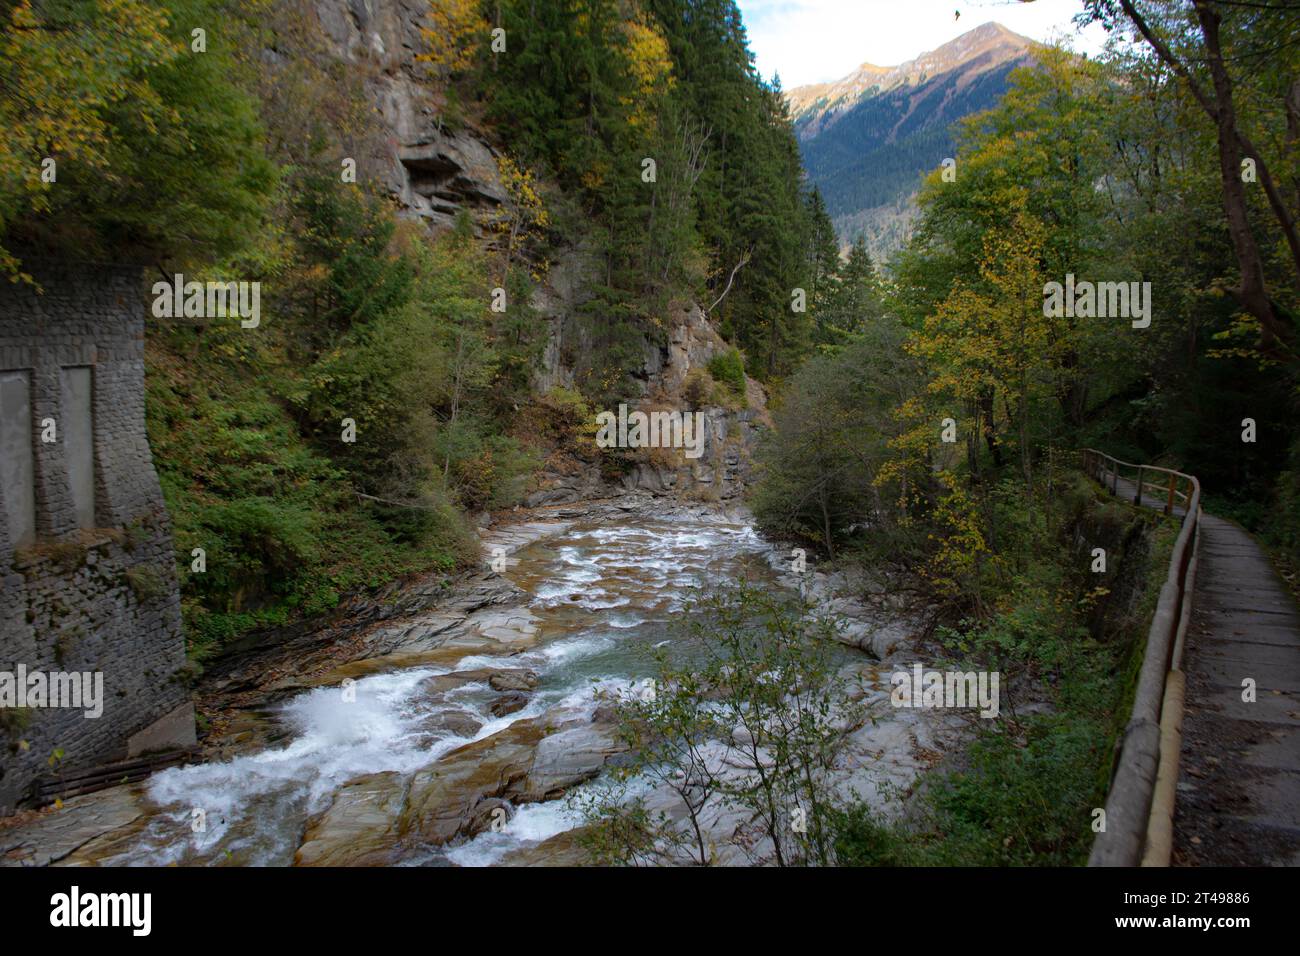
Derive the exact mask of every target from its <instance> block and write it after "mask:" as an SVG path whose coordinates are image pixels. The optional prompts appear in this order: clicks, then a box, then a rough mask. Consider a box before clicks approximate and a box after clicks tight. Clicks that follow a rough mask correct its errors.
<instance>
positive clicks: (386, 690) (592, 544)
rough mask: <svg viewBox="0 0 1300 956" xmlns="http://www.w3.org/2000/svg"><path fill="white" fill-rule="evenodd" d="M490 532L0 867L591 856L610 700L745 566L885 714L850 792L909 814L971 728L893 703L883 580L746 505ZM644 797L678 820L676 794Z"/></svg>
mask: <svg viewBox="0 0 1300 956" xmlns="http://www.w3.org/2000/svg"><path fill="white" fill-rule="evenodd" d="M482 537H483V544H484V554H485V562H484V565H485V566H484V570H483V571H481V572H478V573H475V574H471V575H467V576H465V577H463V578H462V579H460V580H458V581H456V582H454V584H452V585H451V586H448V585H447V584H446V583H444V582H440V581H436V580H432V579H431V580H429V581H424V582H418V583H416V584H414V585H411V586H409V587H407V588H405V589H404V590H403V591H401V592H400V593H396V594H393V595H390V597H389V598H388V599H386V602H385V603H383V604H381V605H380V606H378V607H371V608H369V609H367V612H366V613H365V614H361V615H359V616H358V619H357V620H354V621H352V622H350V623H348V624H345V625H335V626H334V627H332V628H325V629H320V630H318V631H310V632H309V631H304V632H302V633H299V634H295V635H292V636H290V637H289V638H287V639H286V640H284V641H282V642H279V643H275V644H271V645H269V646H259V647H250V648H247V649H245V650H244V651H242V652H240V653H236V654H233V655H231V656H230V657H229V658H228V659H226V660H225V661H224V662H223V663H222V665H221V666H220V668H219V669H218V670H215V671H214V672H213V673H211V674H210V675H209V676H208V677H207V678H206V679H205V681H204V685H203V687H202V694H201V699H200V709H201V710H202V711H203V712H204V713H205V714H207V715H208V717H209V720H210V729H209V733H208V735H207V737H206V738H205V748H206V749H205V757H206V759H205V761H204V762H203V763H200V764H197V765H191V766H188V767H183V768H177V769H172V770H166V771H163V772H161V773H158V774H155V775H154V776H153V777H152V778H151V779H150V780H148V781H147V782H146V783H144V784H142V785H139V786H132V787H125V786H124V787H116V788H112V789H109V790H106V791H101V792H99V793H95V794H90V795H86V796H83V797H78V798H74V799H72V800H70V801H68V802H67V803H66V804H64V805H63V807H62V808H60V809H57V810H48V811H44V812H41V813H39V814H34V815H33V814H29V815H28V816H27V819H25V820H24V821H22V822H21V823H19V824H17V825H13V824H11V825H9V826H6V827H5V828H3V829H0V862H5V863H9V864H18V865H24V864H25V865H42V864H50V863H53V864H71V865H114V864H146V865H147V864H154V865H158V864H181V865H226V864H235V865H248V864H253V865H257V864H265V865H287V864H291V863H292V864H297V865H448V864H450V865H489V864H504V865H538V864H542V865H544V864H564V863H577V862H581V861H582V859H581V852H580V851H579V849H578V848H577V846H576V845H575V842H574V840H573V834H574V832H575V828H577V827H579V826H580V825H581V823H582V820H581V818H580V816H579V814H578V813H577V811H576V810H574V809H573V807H572V805H571V803H570V802H569V801H567V800H566V799H564V798H565V796H566V795H567V794H570V793H571V792H572V791H573V790H574V788H580V787H583V786H588V785H590V783H589V782H590V781H593V780H595V779H598V778H599V777H600V775H601V774H602V771H603V770H604V768H605V766H606V763H607V761H609V760H611V759H614V758H616V755H617V753H618V751H619V746H620V745H619V743H618V740H617V735H616V732H615V730H616V728H615V723H614V716H613V708H612V707H611V706H610V705H609V704H608V703H606V702H604V701H605V700H606V698H607V696H608V695H609V694H610V693H615V694H616V693H620V692H623V691H625V690H626V689H628V688H631V687H633V686H635V685H636V683H637V682H638V681H640V680H642V679H643V678H645V677H647V676H650V675H651V674H652V673H653V672H654V661H653V653H654V649H655V648H656V647H659V646H663V645H664V644H665V643H669V644H672V643H673V642H680V641H682V640H683V632H682V629H681V627H680V624H681V621H682V618H683V616H684V613H685V612H686V611H687V609H688V608H689V606H690V602H691V601H692V600H693V599H694V598H695V597H697V596H699V595H700V594H701V593H702V592H703V591H706V590H707V589H709V588H712V587H715V586H719V585H727V584H733V583H735V582H736V581H738V580H740V579H745V580H748V581H750V582H751V583H757V584H760V585H762V586H764V587H770V588H790V589H796V588H801V589H802V590H803V592H804V593H805V595H806V596H808V597H810V598H811V599H812V600H813V601H814V602H815V603H816V604H818V605H819V607H820V608H821V609H822V610H823V611H825V612H827V613H831V614H832V615H833V616H834V618H835V619H836V620H837V621H838V622H840V625H841V626H840V637H841V640H842V642H843V644H844V647H843V650H842V660H841V669H842V671H843V673H844V675H845V676H846V677H847V678H849V679H850V681H851V683H852V685H853V686H854V687H855V688H856V690H855V694H858V695H860V696H861V698H862V699H863V701H864V703H865V705H866V712H867V715H868V716H867V719H865V720H863V721H861V722H860V723H859V724H857V725H856V726H852V727H846V728H845V733H846V735H847V747H846V749H845V752H844V754H843V756H842V757H841V760H840V764H841V766H840V767H839V768H838V776H837V780H836V785H837V786H839V787H843V788H844V792H846V793H847V792H853V793H856V794H857V795H858V796H859V797H860V798H862V799H865V800H867V801H868V802H870V803H872V804H873V805H874V806H876V807H877V808H878V809H879V810H880V812H881V813H882V814H890V813H894V812H897V809H898V805H897V801H896V800H895V799H893V798H892V797H891V796H890V795H893V797H896V796H897V795H898V794H906V793H907V792H909V790H910V789H911V788H912V787H913V785H914V784H915V782H916V779H917V777H918V775H919V774H920V773H921V772H922V771H923V770H924V769H926V768H927V767H928V766H930V765H932V764H933V763H935V762H936V761H937V760H938V759H939V757H940V756H941V755H942V754H943V753H944V752H945V751H946V750H948V749H950V748H951V747H952V745H953V743H954V741H955V740H956V738H957V736H958V735H960V734H961V733H962V730H963V728H964V726H965V721H964V720H963V719H962V718H961V717H960V716H958V715H954V714H953V713H952V712H944V711H924V710H899V709H895V708H893V707H891V706H890V703H889V674H890V672H891V671H892V670H893V669H894V668H893V665H900V666H910V664H911V662H912V661H914V660H916V659H917V650H916V648H915V646H914V642H915V635H916V632H917V630H918V621H917V619H916V618H914V617H913V615H912V614H911V613H910V611H909V609H908V608H907V606H906V604H905V602H903V601H901V600H899V599H896V598H894V597H893V596H892V595H891V594H890V593H889V588H888V587H887V586H886V585H883V584H882V583H880V582H870V581H867V580H856V579H852V580H851V579H849V578H846V577H845V576H843V575H842V574H836V575H827V574H821V573H819V572H818V571H816V569H813V568H810V569H809V571H807V572H805V573H803V574H799V575H796V574H793V573H791V572H790V570H789V566H790V561H789V555H788V553H787V552H786V550H784V549H778V548H777V547H776V546H774V545H772V544H771V543H769V542H767V541H765V540H763V539H762V538H761V537H760V536H758V535H757V534H756V533H755V532H754V530H753V529H752V527H751V524H750V519H749V516H748V514H747V513H746V512H744V511H743V510H742V509H738V508H731V509H728V508H725V507H722V506H719V505H703V504H701V505H683V504H679V503H676V502H670V501H669V500H667V499H665V498H662V497H654V496H651V495H641V494H631V495H625V496H622V497H620V498H619V499H618V500H617V501H606V502H588V503H582V504H575V505H564V506H558V507H552V508H540V509H534V510H532V511H528V512H519V513H517V514H514V515H512V516H511V520H510V521H509V522H508V523H502V524H500V525H499V526H497V527H494V528H491V529H489V530H486V531H485V532H484V533H483V535H482ZM493 555H496V557H497V559H498V562H497V567H498V568H501V564H500V559H501V558H503V557H504V559H505V562H506V564H505V567H504V570H503V571H502V572H501V573H497V572H495V571H493V570H491V569H490V567H489V562H490V561H491V558H492V556H493ZM648 803H649V804H650V805H651V806H652V807H654V808H656V809H662V810H664V811H665V812H666V813H668V814H669V815H670V816H673V815H674V814H676V813H678V812H679V810H680V808H676V807H674V806H673V797H672V795H671V794H670V793H657V794H656V793H651V794H650V795H649V799H648ZM741 822H742V821H740V820H739V819H737V818H736V815H735V814H734V813H733V812H728V811H726V810H725V809H724V808H721V807H719V808H718V810H717V811H716V812H715V813H713V814H711V815H710V816H709V818H708V820H707V825H708V826H709V828H710V830H711V837H712V839H713V841H714V842H715V843H716V844H717V845H718V846H719V847H725V846H726V845H727V843H728V839H729V837H730V836H731V835H732V833H734V831H735V830H736V828H737V827H738V826H739V825H740V824H741ZM719 861H720V862H724V863H745V862H751V860H750V859H748V858H744V857H742V856H741V855H740V854H739V853H733V852H728V851H726V850H723V851H722V852H720V854H719Z"/></svg>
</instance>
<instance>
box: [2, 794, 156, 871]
mask: <svg viewBox="0 0 1300 956" xmlns="http://www.w3.org/2000/svg"><path fill="white" fill-rule="evenodd" d="M142 812H143V811H142V810H141V809H140V795H139V792H138V790H137V789H136V788H135V787H112V788H110V789H108V790H103V791H100V792H99V793H88V794H84V795H83V796H80V797H73V798H72V799H71V800H69V801H68V802H67V803H65V804H64V805H63V806H62V807H61V808H59V809H57V810H55V809H51V810H45V811H42V812H41V814H40V815H39V816H38V817H36V818H35V819H33V820H32V821H30V822H28V823H25V824H24V825H23V826H18V827H14V828H13V829H9V830H0V866H49V865H50V864H51V863H57V862H58V861H60V860H62V859H64V858H65V857H67V856H70V855H71V854H72V853H74V852H75V851H76V850H78V849H80V848H81V847H82V846H84V845H85V844H87V843H89V842H90V841H91V840H94V839H95V838H96V837H100V836H103V835H104V834H106V833H111V832H112V831H114V830H118V829H120V828H122V827H125V826H129V825H130V824H131V823H133V822H135V820H136V819H138V818H139V817H140V815H141V813H142Z"/></svg>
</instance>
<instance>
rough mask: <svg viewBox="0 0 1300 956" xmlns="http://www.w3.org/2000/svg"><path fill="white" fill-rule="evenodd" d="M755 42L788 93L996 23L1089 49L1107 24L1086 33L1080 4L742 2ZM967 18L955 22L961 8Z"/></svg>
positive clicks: (1046, 0)
mask: <svg viewBox="0 0 1300 956" xmlns="http://www.w3.org/2000/svg"><path fill="white" fill-rule="evenodd" d="M737 4H738V5H739V6H740V8H741V11H742V12H743V13H744V16H745V26H746V28H747V29H748V31H749V45H750V47H751V48H752V49H753V51H754V54H755V57H756V59H757V63H758V68H759V70H760V71H761V72H762V73H763V75H764V76H766V77H769V78H770V77H771V76H772V74H773V73H779V74H780V75H781V85H782V86H784V87H785V88H786V89H787V90H788V89H792V88H793V87H796V86H801V85H803V84H805V83H820V82H824V81H827V80H835V79H839V78H840V77H841V76H844V75H845V74H846V73H850V72H852V70H854V69H855V68H856V67H857V66H858V65H859V64H861V63H863V62H867V63H875V64H876V65H877V66H894V65H896V64H898V63H902V62H904V61H906V60H910V59H912V58H913V57H915V56H917V55H918V54H921V53H924V52H925V51H927V50H933V49H934V48H935V47H938V46H942V45H943V44H944V43H947V42H948V41H949V40H952V39H955V38H956V37H958V36H960V35H961V34H963V33H965V32H966V31H968V30H973V29H974V28H975V27H977V26H979V25H980V24H982V23H987V22H989V21H990V20H996V21H997V22H998V23H1001V24H1002V25H1003V26H1005V27H1006V28H1007V29H1009V30H1014V31H1015V32H1016V33H1020V34H1023V35H1024V36H1027V37H1031V38H1032V39H1035V40H1042V41H1050V40H1054V39H1058V38H1060V37H1062V36H1064V37H1067V38H1069V39H1070V41H1071V42H1072V44H1073V46H1074V48H1075V49H1077V50H1079V51H1081V52H1089V53H1095V52H1097V51H1098V50H1100V49H1101V46H1102V43H1103V42H1104V38H1105V35H1104V33H1103V32H1102V31H1101V29H1100V28H1099V27H1092V28H1090V29H1089V30H1088V31H1086V32H1085V33H1084V34H1082V35H1081V34H1079V33H1078V32H1077V30H1076V28H1075V26H1074V25H1073V24H1072V23H1071V18H1072V17H1073V16H1074V15H1075V14H1076V13H1078V12H1080V10H1082V9H1083V4H1082V3H1081V2H1080V0H1034V2H1030V3H1023V2H1018V0H974V2H965V0H737ZM958 10H960V11H961V17H960V18H956V17H954V13H955V12H956V11H958Z"/></svg>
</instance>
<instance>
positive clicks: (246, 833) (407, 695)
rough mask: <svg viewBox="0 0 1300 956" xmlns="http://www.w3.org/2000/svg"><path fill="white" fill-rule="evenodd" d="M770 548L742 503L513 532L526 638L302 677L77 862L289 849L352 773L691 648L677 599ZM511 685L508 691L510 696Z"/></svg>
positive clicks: (496, 842) (267, 861)
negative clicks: (510, 700) (230, 751)
mask: <svg viewBox="0 0 1300 956" xmlns="http://www.w3.org/2000/svg"><path fill="white" fill-rule="evenodd" d="M777 560H778V557H777V555H776V553H775V551H774V549H773V546H772V545H771V544H769V543H768V542H766V541H764V540H763V539H762V538H761V537H760V536H759V535H758V534H756V533H755V531H754V529H753V528H752V527H751V526H750V524H749V523H748V521H747V520H746V518H745V516H744V515H743V513H727V512H723V511H722V510H720V509H714V510H712V511H709V510H706V509H698V508H697V509H687V510H684V511H683V510H677V511H675V512H674V513H671V514H662V515H660V516H651V515H650V514H646V513H641V514H631V515H628V516H627V517H625V518H624V519H623V520H622V521H621V522H620V523H617V524H614V523H612V522H611V521H610V520H609V518H608V516H601V517H600V518H597V519H594V520H586V521H583V520H579V521H577V522H575V523H573V524H571V525H568V526H567V527H566V528H565V529H564V530H563V531H562V532H561V533H560V534H558V535H556V536H553V537H545V538H542V539H541V540H537V541H534V542H533V543H530V544H526V545H525V546H523V547H522V548H520V549H519V550H518V551H516V552H515V553H514V554H513V555H512V556H511V558H510V562H509V566H508V567H507V569H506V570H505V572H504V573H505V576H506V577H507V578H509V579H510V580H511V581H512V582H513V583H514V584H515V585H517V586H518V587H519V588H520V589H521V591H522V600H521V605H520V606H521V609H522V610H523V611H524V612H526V613H525V616H524V618H523V619H524V620H527V621H528V622H529V629H530V630H531V631H532V633H531V635H530V637H529V640H528V641H527V642H526V643H527V646H526V647H525V649H522V650H518V651H516V652H513V653H504V654H502V653H473V652H472V651H473V650H475V648H474V647H473V646H470V647H468V648H467V649H468V650H470V651H471V653H467V654H465V655H464V656H461V657H459V659H455V660H451V661H449V662H446V663H442V662H440V663H438V664H436V665H430V664H421V665H416V666H397V667H394V668H393V669H384V670H381V672H379V673H373V674H370V675H369V676H363V677H360V678H359V679H357V680H356V682H355V684H354V685H353V686H352V687H351V691H352V692H354V694H355V699H354V700H352V699H348V700H346V701H345V700H344V699H343V692H342V691H341V689H340V687H339V686H322V687H318V688H315V689H312V690H309V691H306V692H303V693H300V694H298V695H297V696H295V697H293V698H291V699H289V700H288V701H287V702H284V703H283V704H281V705H279V706H277V707H276V708H275V709H274V710H273V712H272V713H271V714H270V715H269V719H270V720H271V722H272V723H273V724H275V725H276V729H275V731H274V733H273V734H272V737H276V736H278V737H279V738H280V739H279V740H278V741H277V742H276V744H275V745H273V746H268V747H265V748H262V749H258V750H256V751H253V752H250V753H245V754H241V755H239V756H236V757H234V758H232V759H229V760H224V761H217V762H209V763H204V764H200V765H193V766H188V767H183V768H177V769H171V770H166V771H163V772H161V773H158V774H155V775H154V776H153V777H152V778H151V779H150V780H149V781H148V783H147V784H146V786H145V789H144V794H143V799H142V800H141V801H140V806H141V807H142V808H143V810H144V812H143V814H142V816H141V817H139V818H138V819H137V820H136V821H134V822H133V824H132V825H131V826H130V827H129V828H128V829H127V830H126V831H124V832H123V833H121V834H119V835H118V836H117V837H116V838H114V839H109V840H101V841H99V844H98V846H99V847H101V848H102V849H101V850H96V849H95V848H94V846H92V847H90V848H88V849H90V850H91V852H90V853H89V854H88V855H87V854H83V855H82V859H81V860H80V862H94V863H100V864H107V865H113V864H135V865H140V864H144V865H167V864H179V865H212V864H243V865H284V864H289V863H291V862H293V860H294V854H295V851H296V850H297V848H298V846H299V844H300V842H301V840H302V838H303V833H304V829H305V828H306V826H307V824H308V821H309V820H310V819H311V818H312V817H313V815H315V814H319V813H320V812H321V811H322V810H325V809H326V808H327V807H329V806H330V805H331V803H332V802H333V800H334V799H335V796H336V794H337V793H338V792H339V790H340V788H342V787H344V786H345V785H347V784H348V783H349V782H350V781H354V780H356V779H358V778H363V777H365V776H366V775H370V774H385V773H392V774H394V775H410V774H413V773H415V772H416V771H417V770H419V769H420V768H427V767H428V766H429V765H430V764H431V763H436V762H437V761H438V760H439V759H440V758H442V757H443V756H444V755H446V754H448V753H450V752H452V751H455V750H456V749H457V748H460V747H463V746H464V745H465V744H467V743H469V742H471V741H476V740H477V741H483V740H486V739H487V738H491V737H493V736H494V735H498V734H501V733H502V732H503V731H505V730H506V729H507V728H510V727H511V726H512V725H515V724H516V723H518V722H520V721H524V720H528V719H530V718H537V717H539V716H540V715H543V714H548V713H554V712H556V710H557V708H558V709H559V711H560V712H562V713H568V712H573V713H576V714H581V713H582V712H584V711H587V712H590V711H591V710H594V708H595V707H596V705H597V702H596V700H595V695H596V693H597V691H598V690H600V689H603V690H611V689H615V688H624V687H628V686H629V685H632V684H634V683H635V682H637V681H638V680H641V679H643V678H645V677H646V676H648V675H650V674H652V673H653V668H654V660H653V651H654V649H655V648H657V647H659V646H663V645H665V643H668V644H669V645H670V646H671V647H673V649H674V651H680V652H683V653H689V643H690V641H689V638H687V637H686V635H685V631H684V629H683V627H682V623H683V619H684V617H685V615H684V613H683V612H684V611H686V610H687V608H688V607H689V606H690V602H691V601H692V600H693V599H695V598H696V597H698V596H699V595H700V593H701V592H702V591H704V590H708V589H711V588H713V587H716V586H719V585H730V584H735V583H736V582H737V581H739V580H741V579H742V578H743V579H748V580H750V581H757V582H765V583H767V584H768V585H769V586H776V584H775V581H776V578H777V575H776V573H775V571H774V570H773V565H774V564H775V563H776V561H777ZM499 617H500V613H499V611H498V612H497V618H499ZM496 672H504V673H506V674H514V673H520V672H531V675H535V685H534V686H532V687H531V688H529V689H528V690H527V693H526V703H524V704H523V706H522V707H521V708H520V709H518V710H515V711H514V712H513V713H502V712H501V709H502V708H501V704H500V701H501V700H502V694H501V693H500V692H499V690H498V689H494V688H493V687H492V686H490V685H489V684H488V683H487V681H486V675H489V674H492V673H496ZM531 675H528V677H527V680H528V681H529V682H531V681H532V680H533V678H532V676H531ZM462 678H467V679H462ZM523 697H524V695H523V694H519V693H516V695H515V698H514V699H515V701H516V704H517V703H518V702H519V701H520V700H521V699H522V698H523ZM494 703H496V705H497V710H496V712H494V710H493V705H494ZM579 822H580V820H579V818H578V815H577V813H576V811H575V810H573V809H572V808H571V806H570V804H569V803H568V802H566V801H565V800H564V799H551V800H544V801H541V802H529V803H523V804H520V805H519V806H517V807H516V808H514V812H513V814H512V815H511V817H510V818H509V820H508V822H507V823H506V824H505V826H504V828H500V829H490V830H487V831H485V832H482V833H480V834H479V835H477V836H475V837H473V838H471V839H465V838H461V839H458V840H455V841H453V842H452V844H451V845H450V846H437V847H430V846H420V845H419V844H418V841H417V842H416V844H414V845H411V844H410V841H407V845H406V846H405V847H404V849H403V850H402V851H401V852H400V853H395V856H394V860H395V862H400V863H407V864H417V865H418V864H426V865H427V864H439V863H443V864H445V863H451V864H460V865H486V864H491V863H494V862H496V861H498V860H500V859H501V858H502V857H503V856H505V855H506V854H508V853H510V852H511V851H513V850H518V849H520V848H523V847H527V846H531V845H534V844H536V843H537V842H538V841H541V840H544V839H546V838H548V837H551V836H554V835H555V834H557V833H561V832H563V831H565V830H567V829H570V828H572V827H574V826H576V825H577V824H578V823H579Z"/></svg>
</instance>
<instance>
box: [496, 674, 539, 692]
mask: <svg viewBox="0 0 1300 956" xmlns="http://www.w3.org/2000/svg"><path fill="white" fill-rule="evenodd" d="M488 686H489V687H491V688H492V689H493V690H532V689H533V688H534V687H536V686H537V674H536V673H534V672H533V671H525V670H519V671H497V672H496V673H495V674H493V675H492V676H491V677H489V678H488Z"/></svg>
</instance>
